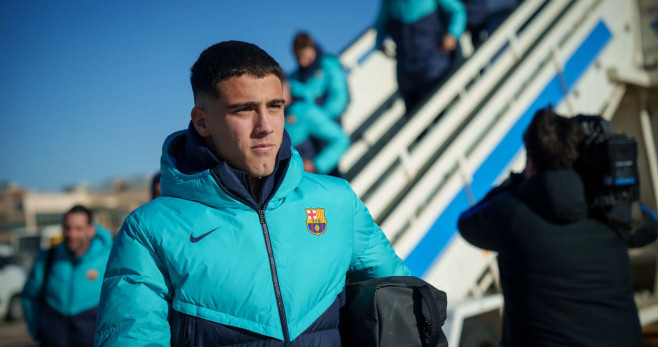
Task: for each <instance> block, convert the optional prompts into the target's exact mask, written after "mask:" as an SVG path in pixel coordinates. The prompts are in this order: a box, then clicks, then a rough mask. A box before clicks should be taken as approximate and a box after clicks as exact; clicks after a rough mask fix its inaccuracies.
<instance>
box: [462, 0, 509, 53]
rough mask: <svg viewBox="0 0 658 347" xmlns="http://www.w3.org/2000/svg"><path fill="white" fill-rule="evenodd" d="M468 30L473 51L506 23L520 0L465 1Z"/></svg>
mask: <svg viewBox="0 0 658 347" xmlns="http://www.w3.org/2000/svg"><path fill="white" fill-rule="evenodd" d="M464 5H465V6H466V13H467V18H468V20H467V22H466V29H467V30H468V32H469V33H470V34H471V42H472V43H473V49H477V48H478V47H480V45H481V44H482V43H483V42H484V41H485V40H486V39H487V38H489V36H491V34H493V32H494V31H496V29H497V28H498V27H499V26H500V25H501V24H502V23H503V22H504V21H505V19H506V18H507V16H509V15H510V14H511V13H512V12H514V10H515V9H516V7H517V6H518V5H519V2H518V0H464Z"/></svg>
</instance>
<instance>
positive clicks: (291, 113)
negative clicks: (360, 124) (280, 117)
mask: <svg viewBox="0 0 658 347" xmlns="http://www.w3.org/2000/svg"><path fill="white" fill-rule="evenodd" d="M283 97H284V98H285V100H286V108H285V115H286V125H285V129H286V131H288V134H289V135H290V141H291V142H292V145H293V147H295V149H296V150H297V152H299V155H300V156H301V157H302V159H303V160H304V171H307V172H312V173H319V174H330V175H332V176H337V177H338V176H339V173H338V169H337V166H338V162H339V161H340V158H341V156H342V155H343V153H345V151H346V150H347V148H348V147H349V145H350V138H349V137H348V136H347V135H346V134H345V133H344V132H343V130H342V129H341V127H340V126H339V125H338V124H336V122H334V121H333V120H332V119H331V118H329V117H328V116H327V115H326V114H325V113H324V112H323V111H322V109H321V108H320V107H318V106H316V105H315V104H313V103H310V102H308V101H305V100H299V99H296V100H294V99H293V98H292V95H291V94H290V84H289V83H285V82H284V83H283ZM314 141H315V142H320V144H321V146H320V149H319V150H318V147H317V146H316V144H315V143H314Z"/></svg>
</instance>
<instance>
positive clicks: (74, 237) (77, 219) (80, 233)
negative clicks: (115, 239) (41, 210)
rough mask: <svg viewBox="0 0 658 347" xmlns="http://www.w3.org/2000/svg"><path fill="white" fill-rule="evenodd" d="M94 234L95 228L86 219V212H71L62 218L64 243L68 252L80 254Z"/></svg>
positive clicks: (83, 251) (85, 250)
mask: <svg viewBox="0 0 658 347" xmlns="http://www.w3.org/2000/svg"><path fill="white" fill-rule="evenodd" d="M94 235H96V228H95V227H94V225H93V224H90V223H89V220H87V214H85V213H79V212H73V213H69V214H68V215H66V217H65V218H64V244H65V245H66V248H67V249H68V250H69V252H71V253H73V254H75V255H77V256H81V255H83V254H84V253H85V252H87V249H89V245H90V244H91V239H92V238H93V237H94Z"/></svg>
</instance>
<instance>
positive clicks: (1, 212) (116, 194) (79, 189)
mask: <svg viewBox="0 0 658 347" xmlns="http://www.w3.org/2000/svg"><path fill="white" fill-rule="evenodd" d="M150 179H151V177H150V176H146V175H145V176H142V177H135V178H129V179H122V180H113V181H111V182H108V183H105V184H103V185H102V186H101V187H100V188H98V189H90V188H89V187H88V186H87V185H85V184H81V185H78V186H74V187H68V188H67V189H66V190H65V191H63V192H31V191H28V190H27V189H23V188H19V187H18V185H16V184H15V183H11V182H6V181H5V182H0V243H8V242H9V238H10V237H11V236H10V235H11V231H12V230H15V229H17V228H23V230H24V232H22V233H25V234H28V235H38V234H39V232H40V230H42V229H43V228H44V227H46V226H49V225H53V224H60V223H61V221H62V216H63V214H64V213H65V212H66V211H67V210H69V209H70V208H71V207H72V206H74V205H76V204H82V205H85V206H87V207H89V208H90V209H92V210H93V211H94V214H95V220H96V222H98V223H100V224H102V225H103V226H105V227H107V228H108V229H110V230H111V231H113V232H114V233H116V232H117V231H118V230H119V228H120V227H121V224H122V223H123V221H124V219H125V218H126V217H127V216H128V214H130V212H132V211H133V210H134V209H136V208H137V207H139V206H141V205H143V204H145V203H147V202H148V201H150V200H151V192H150Z"/></svg>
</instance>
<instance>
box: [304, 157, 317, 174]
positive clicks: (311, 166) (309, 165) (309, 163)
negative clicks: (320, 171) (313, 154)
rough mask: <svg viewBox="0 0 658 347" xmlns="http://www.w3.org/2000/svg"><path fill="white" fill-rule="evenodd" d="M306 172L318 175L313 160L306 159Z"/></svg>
mask: <svg viewBox="0 0 658 347" xmlns="http://www.w3.org/2000/svg"><path fill="white" fill-rule="evenodd" d="M304 171H306V172H310V173H316V172H317V170H316V169H315V164H314V163H313V160H310V159H304Z"/></svg>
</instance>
